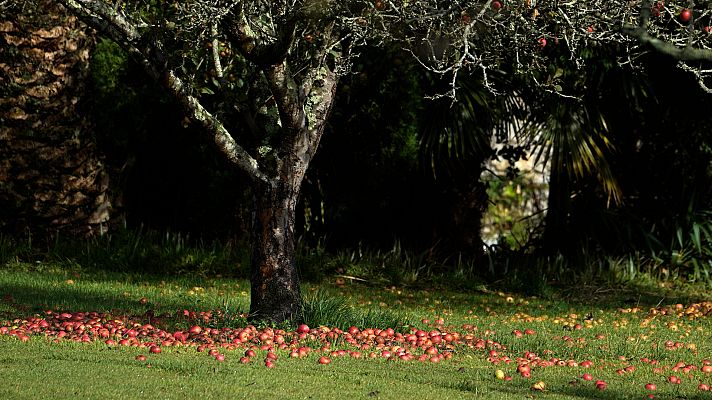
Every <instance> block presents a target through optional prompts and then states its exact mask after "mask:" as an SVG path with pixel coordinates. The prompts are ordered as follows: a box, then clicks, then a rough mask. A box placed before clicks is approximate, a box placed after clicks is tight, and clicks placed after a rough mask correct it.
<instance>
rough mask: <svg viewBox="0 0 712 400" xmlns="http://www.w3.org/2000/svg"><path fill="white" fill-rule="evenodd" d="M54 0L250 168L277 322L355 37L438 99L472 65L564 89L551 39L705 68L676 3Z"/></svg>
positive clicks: (258, 260)
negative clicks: (654, 53)
mask: <svg viewBox="0 0 712 400" xmlns="http://www.w3.org/2000/svg"><path fill="white" fill-rule="evenodd" d="M59 2H60V3H62V4H64V5H65V6H66V7H67V8H69V9H70V10H71V11H72V12H74V13H76V14H77V15H78V16H80V18H81V19H82V20H83V21H85V22H86V23H88V24H89V25H90V26H92V27H94V28H95V29H97V30H98V31H100V32H101V33H102V34H104V35H107V36H108V37H109V38H111V39H112V40H114V41H115V42H117V43H118V44H119V45H121V46H122V47H124V48H125V49H126V51H127V52H129V53H130V54H131V55H132V56H133V57H135V58H136V59H137V60H138V61H139V62H140V63H141V64H142V65H143V66H144V68H145V70H146V71H147V73H148V74H149V75H150V76H151V77H152V78H153V79H155V80H157V81H160V82H162V83H163V85H164V86H165V87H166V88H167V89H168V90H169V92H171V93H172V94H173V95H174V96H175V97H176V98H177V99H178V101H179V102H180V103H181V104H182V106H183V108H184V112H185V113H186V115H187V116H188V117H189V118H190V119H191V120H193V121H195V122H196V123H197V124H199V125H200V126H201V127H202V128H203V130H204V131H205V132H207V133H208V134H210V135H211V136H212V138H213V140H214V142H215V143H216V144H217V146H218V148H219V149H220V151H221V152H222V153H223V155H224V156H225V157H227V159H229V160H230V162H231V163H232V164H233V165H234V166H235V167H236V168H239V169H240V170H242V171H243V172H244V173H245V174H246V175H247V176H248V177H249V179H250V180H251V187H252V190H253V195H254V202H255V206H254V218H253V228H252V248H253V250H252V279H251V285H252V298H251V306H250V313H251V314H252V316H253V317H255V318H263V319H268V320H272V321H275V322H280V321H283V320H285V319H290V318H292V317H294V316H296V315H297V313H298V312H299V304H300V298H299V282H298V279H297V275H296V271H295V265H294V219H295V206H296V204H297V199H298V196H299V191H300V187H301V183H302V180H303V178H304V176H305V172H306V169H307V167H308V166H309V163H310V162H311V160H312V158H313V157H314V154H315V152H316V150H317V148H318V146H319V142H320V139H321V136H322V134H323V132H324V127H325V124H326V121H327V118H328V116H329V112H330V110H331V107H332V104H333V101H334V98H335V92H336V88H337V83H338V80H339V77H340V76H342V75H344V74H347V73H348V71H349V69H350V66H351V63H352V59H353V57H355V56H356V55H357V53H356V51H357V49H358V48H359V47H360V46H362V45H365V44H367V43H369V42H370V43H387V42H391V43H396V44H398V45H399V46H401V47H403V48H405V49H407V51H408V52H410V53H411V54H412V55H413V56H414V57H415V58H416V59H417V60H418V61H419V62H420V63H421V64H422V65H423V66H425V67H426V68H427V69H429V70H430V71H432V72H434V73H437V74H441V75H444V76H447V77H448V79H449V82H450V87H449V88H448V90H447V91H446V92H445V93H440V94H438V93H436V94H434V96H435V97H442V96H445V97H447V96H449V97H450V98H452V99H455V98H456V93H457V89H458V85H457V82H458V77H460V76H462V75H465V74H466V73H469V72H473V71H474V72H477V73H479V74H481V76H482V79H483V82H484V85H485V87H486V88H488V89H489V90H491V91H493V92H496V91H497V90H499V88H497V87H495V86H493V84H492V82H491V81H490V80H489V79H488V78H489V76H490V73H492V72H496V71H499V70H501V68H502V66H510V68H511V71H512V72H511V73H513V74H519V75H525V76H529V77H531V79H532V82H537V87H538V88H539V89H541V90H544V91H550V92H552V93H560V95H561V96H566V88H563V87H562V86H561V85H560V82H558V80H557V77H556V76H555V75H554V76H553V77H552V78H551V79H549V80H542V79H541V76H542V75H541V74H542V71H545V70H546V69H547V67H548V61H547V60H548V52H547V51H546V49H547V48H549V46H562V47H563V48H564V49H565V50H567V51H568V52H569V54H570V57H571V59H572V60H573V62H575V63H576V64H577V65H580V66H581V68H583V67H584V65H585V59H584V58H582V57H580V55H579V54H578V53H577V51H576V50H577V49H579V48H581V47H585V46H586V45H587V43H588V42H589V40H596V41H597V42H599V43H602V44H614V45H617V46H623V48H625V49H626V52H625V54H626V55H627V57H628V60H627V61H629V62H634V61H635V57H636V55H637V54H638V53H639V52H641V51H644V50H645V48H647V47H645V48H644V46H650V47H653V48H655V49H657V50H659V51H661V52H665V53H667V54H669V55H671V56H675V57H678V58H679V59H681V60H683V61H682V62H683V64H681V66H682V67H683V68H687V69H689V70H691V71H692V72H693V73H697V74H699V75H700V77H702V78H703V77H704V74H705V73H706V71H705V70H704V69H703V68H699V66H698V65H693V64H694V63H697V62H703V61H705V60H707V59H708V58H709V54H708V51H707V50H706V49H703V47H704V43H703V41H704V40H703V39H704V37H703V36H702V34H699V33H698V29H699V24H698V23H696V22H695V21H696V20H695V19H693V18H692V17H690V18H687V17H684V18H680V19H681V20H682V21H679V20H678V17H677V11H676V10H673V9H674V8H676V7H678V6H677V5H675V4H668V5H666V6H665V8H664V10H663V11H664V17H663V18H659V19H657V20H653V19H652V16H653V15H654V13H653V8H654V5H653V2H652V1H640V2H636V1H634V2H630V1H609V0H589V1H586V2H569V3H561V2H559V1H553V0H552V1H537V2H534V1H523V2H516V3H515V2H512V3H511V4H510V3H509V2H507V3H502V2H501V1H492V0H482V1H475V0H473V1H466V2H456V3H453V2H450V1H436V0H420V1H418V0H415V1H406V0H403V1H388V0H387V1H382V0H377V1H375V2H371V1H361V0H354V1H344V2H341V1H330V0H307V1H259V0H256V1H247V2H232V1H220V0H212V1H207V0H203V1H189V2H174V3H156V2H152V1H130V2H116V3H110V2H106V1H102V0H59ZM686 4H688V3H686ZM656 9H660V7H658V8H656ZM702 12H703V13H704V12H705V11H702ZM685 15H686V14H685ZM656 18H657V17H656ZM675 24H677V25H675ZM592 30H593V32H597V33H596V34H595V35H591V33H592ZM680 39H685V40H684V41H683V42H681V41H680ZM681 43H684V48H680V47H677V46H678V44H681ZM559 54H560V53H559ZM238 127H240V128H241V127H245V128H246V129H240V128H238ZM233 128H234V129H233Z"/></svg>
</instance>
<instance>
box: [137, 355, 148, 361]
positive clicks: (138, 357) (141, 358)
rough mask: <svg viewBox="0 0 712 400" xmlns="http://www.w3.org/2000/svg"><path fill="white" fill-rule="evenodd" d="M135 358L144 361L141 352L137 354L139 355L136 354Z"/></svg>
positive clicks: (144, 357) (144, 358)
mask: <svg viewBox="0 0 712 400" xmlns="http://www.w3.org/2000/svg"><path fill="white" fill-rule="evenodd" d="M136 360H138V361H146V356H144V355H143V354H139V355H137V356H136Z"/></svg>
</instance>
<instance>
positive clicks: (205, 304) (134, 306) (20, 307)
mask: <svg viewBox="0 0 712 400" xmlns="http://www.w3.org/2000/svg"><path fill="white" fill-rule="evenodd" d="M67 276H69V277H67ZM115 278H116V277H114V278H112V277H109V276H108V275H104V276H103V277H102V276H94V275H92V276H89V277H87V278H80V277H72V275H71V274H70V275H64V274H61V273H32V272H15V271H8V270H0V316H2V315H3V314H5V315H7V316H10V317H13V318H14V317H18V316H25V315H32V314H35V313H41V312H43V311H45V310H48V309H50V310H55V311H67V312H77V311H97V312H113V313H117V312H120V313H122V314H131V315H145V314H146V313H149V314H155V315H159V314H164V313H167V314H175V313H176V312H177V311H179V310H184V309H185V310H190V311H207V310H215V309H218V308H222V309H230V310H233V312H235V313H239V312H242V311H244V310H246V309H247V305H246V300H245V297H246V296H244V295H242V294H241V293H240V292H236V291H239V290H240V287H241V286H243V285H241V284H240V283H237V282H229V281H224V283H223V285H222V290H219V289H217V288H211V287H210V286H209V285H210V284H212V283H213V282H211V281H206V280H186V279H185V278H181V279H175V280H162V281H159V280H158V279H157V278H156V277H148V278H147V279H146V280H139V279H137V277H136V276H133V277H131V279H115ZM154 279H155V280H154ZM204 286H207V287H208V288H207V289H206V288H205V287H204ZM235 293H237V294H235ZM11 314H12V315H11ZM18 314H19V315H18Z"/></svg>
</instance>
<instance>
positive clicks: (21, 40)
mask: <svg viewBox="0 0 712 400" xmlns="http://www.w3.org/2000/svg"><path fill="white" fill-rule="evenodd" d="M93 44H94V41H93V38H92V36H90V35H88V34H87V28H86V27H85V26H84V25H81V24H80V23H79V22H78V20H77V18H76V17H74V16H71V15H69V14H67V13H66V11H65V10H64V9H63V8H61V7H57V6H56V5H54V4H52V2H50V1H38V2H36V3H35V2H29V3H24V4H18V5H17V6H16V7H13V6H10V8H9V12H8V13H7V14H6V15H5V17H0V228H2V230H5V231H9V232H12V233H25V232H28V231H29V232H31V233H35V234H40V235H42V236H44V235H47V234H49V235H53V234H55V233H56V232H62V233H63V234H66V235H79V236H89V235H93V234H97V233H100V232H101V231H102V230H103V229H104V227H105V224H106V223H107V222H108V220H109V215H110V211H111V201H110V197H109V194H108V188H109V187H108V183H109V180H108V173H107V172H106V170H105V167H104V163H103V162H102V160H101V157H100V155H99V152H98V150H97V148H96V145H95V143H94V140H93V138H92V135H91V133H92V130H91V123H90V121H89V120H88V119H87V118H85V117H83V116H82V115H83V113H82V112H81V110H80V108H81V105H82V101H81V100H82V97H83V96H84V94H85V93H86V83H87V77H88V59H89V56H90V51H91V48H92V46H93Z"/></svg>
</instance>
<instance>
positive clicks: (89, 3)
mask: <svg viewBox="0 0 712 400" xmlns="http://www.w3.org/2000/svg"><path fill="white" fill-rule="evenodd" d="M58 1H59V2H60V3H61V4H63V5H64V6H65V7H67V8H68V9H70V10H71V11H72V12H73V13H75V14H76V15H77V16H79V17H80V18H81V19H82V20H83V21H84V22H85V23H86V24H87V25H89V26H91V27H92V28H94V29H96V30H98V31H100V32H103V33H104V34H106V35H108V36H109V37H110V38H111V39H112V40H114V41H115V42H117V43H118V44H119V45H121V46H122V47H123V48H124V49H125V50H126V51H127V52H128V53H129V54H130V55H131V56H132V57H133V58H134V59H136V60H137V61H138V62H139V63H140V64H141V65H142V66H143V67H144V69H145V70H146V72H147V73H148V74H149V75H150V76H151V77H152V78H154V79H155V80H157V81H158V82H161V83H162V84H163V86H164V87H165V88H166V89H168V91H169V92H170V93H171V95H173V96H174V97H175V98H176V99H177V100H178V101H179V102H180V104H181V105H182V106H183V109H184V111H185V112H186V113H187V115H188V116H189V117H190V118H192V119H193V120H195V121H196V122H198V123H200V124H201V125H202V126H203V127H204V128H206V131H207V132H208V133H209V134H210V135H211V136H212V138H213V140H214V142H215V143H216V144H217V145H218V148H219V149H220V150H221V151H222V152H223V153H224V154H225V156H227V158H228V159H229V160H230V161H231V162H232V163H233V164H235V165H237V166H238V167H239V168H240V169H242V170H243V171H245V172H246V173H247V174H248V176H249V177H250V178H251V179H253V180H255V181H262V182H267V181H268V180H269V178H268V177H267V176H266V175H265V174H264V173H263V172H262V171H260V169H259V168H258V164H257V160H255V159H254V158H253V157H252V156H251V155H250V154H249V153H247V152H246V151H245V150H244V149H243V148H242V147H241V146H240V145H238V144H237V142H235V139H234V138H233V137H232V136H231V135H230V133H229V132H228V131H227V129H225V127H224V126H223V124H222V123H221V122H220V121H219V120H218V119H217V118H215V117H214V116H213V115H212V114H211V113H210V112H208V111H207V110H206V109H205V108H204V107H203V105H202V104H200V101H199V100H198V99H197V98H195V97H194V96H193V95H192V94H191V91H190V90H189V89H188V88H187V87H186V85H185V84H184V83H183V81H182V80H181V79H180V78H179V77H178V75H177V74H176V72H175V71H174V70H173V69H170V68H169V67H168V66H167V65H165V59H166V58H165V57H164V55H163V53H162V51H161V49H160V45H161V43H150V41H144V40H142V39H143V38H142V35H141V33H140V32H139V30H138V29H137V27H136V26H134V25H133V24H132V23H130V22H129V21H128V20H127V19H126V18H125V17H124V15H123V14H122V13H121V12H120V11H116V10H114V9H113V8H111V7H109V6H108V5H107V4H105V3H103V2H101V1H98V0H58ZM146 42H149V43H146Z"/></svg>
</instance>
